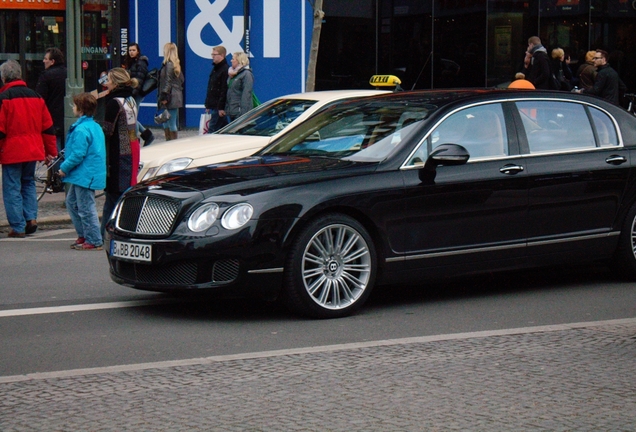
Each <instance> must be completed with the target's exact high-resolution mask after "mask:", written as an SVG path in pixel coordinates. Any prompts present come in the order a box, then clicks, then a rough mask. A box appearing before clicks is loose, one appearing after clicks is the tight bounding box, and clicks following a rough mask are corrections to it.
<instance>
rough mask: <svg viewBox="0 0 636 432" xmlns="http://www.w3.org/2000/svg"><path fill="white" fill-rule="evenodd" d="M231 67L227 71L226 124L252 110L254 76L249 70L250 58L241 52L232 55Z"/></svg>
mask: <svg viewBox="0 0 636 432" xmlns="http://www.w3.org/2000/svg"><path fill="white" fill-rule="evenodd" d="M230 61H231V63H232V67H231V68H229V69H228V81H227V102H226V104H225V112H226V114H227V117H228V120H227V121H228V122H231V121H232V120H234V119H237V118H238V117H240V116H241V115H243V114H245V113H246V112H248V111H249V110H251V109H252V108H254V102H253V100H252V93H253V92H254V74H253V73H252V70H251V69H250V58H249V57H248V56H247V54H245V53H244V52H243V51H239V52H235V53H234V54H232V59H231V60H230Z"/></svg>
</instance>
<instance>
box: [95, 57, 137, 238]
mask: <svg viewBox="0 0 636 432" xmlns="http://www.w3.org/2000/svg"><path fill="white" fill-rule="evenodd" d="M137 85H138V81H137V79H136V78H130V75H128V72H126V69H123V68H113V69H111V70H110V71H108V81H106V87H107V88H108V89H109V90H110V93H108V95H107V96H106V112H105V114H104V123H103V125H102V128H103V129H104V135H105V136H106V157H107V162H108V163H107V177H106V190H105V192H106V194H105V195H106V197H105V198H106V199H105V201H104V209H103V211H102V223H101V230H100V231H101V234H102V237H103V236H104V230H105V229H106V222H107V221H108V217H109V216H110V214H111V213H112V212H113V209H114V208H115V204H116V203H117V200H119V197H120V196H121V195H122V194H123V193H124V192H125V191H126V189H128V188H129V187H130V186H134V185H136V184H137V171H138V169H139V138H138V137H137V129H136V128H137V104H136V103H135V100H134V98H133V89H134V88H136V87H137Z"/></svg>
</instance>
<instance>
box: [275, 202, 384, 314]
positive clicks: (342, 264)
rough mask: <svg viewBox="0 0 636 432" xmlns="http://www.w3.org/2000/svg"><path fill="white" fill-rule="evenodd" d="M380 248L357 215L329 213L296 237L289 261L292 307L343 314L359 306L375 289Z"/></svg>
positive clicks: (303, 311) (287, 277)
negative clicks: (377, 251)
mask: <svg viewBox="0 0 636 432" xmlns="http://www.w3.org/2000/svg"><path fill="white" fill-rule="evenodd" d="M376 261H377V257H376V252H375V246H374V245H373V241H372V240H371V236H370V235H369V233H368V232H367V231H366V229H365V228H364V227H363V226H362V225H361V224H360V223H359V222H358V221H356V220H355V219H353V218H351V217H349V216H346V215H341V214H328V215H324V216H321V217H319V218H317V219H315V220H314V221H312V222H310V223H309V224H308V225H307V226H306V227H305V228H304V229H303V230H302V231H301V232H300V233H299V234H298V236H297V237H296V239H295V240H294V242H293V244H292V247H291V249H290V253H289V255H288V257H287V262H286V265H285V280H284V298H285V300H286V303H287V306H288V307H289V308H290V309H291V310H292V312H295V313H298V314H300V315H304V316H307V317H311V318H340V317H344V316H348V315H351V314H352V313H354V312H355V311H357V310H358V309H359V308H360V307H361V306H362V305H363V304H364V302H365V301H366V300H367V298H368V297H369V295H370V294H371V290H372V289H373V285H374V283H375V276H376V267H377V265H376Z"/></svg>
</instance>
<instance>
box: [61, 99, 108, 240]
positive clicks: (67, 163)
mask: <svg viewBox="0 0 636 432" xmlns="http://www.w3.org/2000/svg"><path fill="white" fill-rule="evenodd" d="M96 110H97V99H95V97H94V96H92V95H91V94H90V93H81V94H79V95H75V96H74V97H73V114H74V115H75V117H79V118H78V120H77V121H76V122H75V123H73V125H72V126H71V127H70V128H69V130H68V135H67V139H66V147H65V150H64V162H63V163H62V166H61V167H60V171H59V173H60V176H61V177H62V179H63V181H64V183H66V184H69V185H70V187H69V189H68V194H67V195H66V208H67V209H68V213H69V215H70V216H71V222H73V226H74V227H75V231H76V232H77V240H75V243H73V244H72V245H71V248H72V249H76V250H101V249H102V244H103V241H102V235H101V233H100V225H99V217H98V216H97V208H96V206H95V191H96V190H102V189H104V188H105V187H106V140H105V138H104V132H103V131H102V127H101V126H100V125H99V124H97V122H96V121H95V120H94V119H93V115H95V111H96Z"/></svg>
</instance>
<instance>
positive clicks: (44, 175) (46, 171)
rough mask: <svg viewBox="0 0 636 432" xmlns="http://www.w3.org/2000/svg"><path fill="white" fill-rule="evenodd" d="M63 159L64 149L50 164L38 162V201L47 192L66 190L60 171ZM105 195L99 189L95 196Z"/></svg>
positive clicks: (36, 182) (36, 176)
mask: <svg viewBox="0 0 636 432" xmlns="http://www.w3.org/2000/svg"><path fill="white" fill-rule="evenodd" d="M62 161H64V150H62V151H60V153H59V155H58V156H57V157H56V158H55V159H53V160H52V161H51V162H49V163H48V164H47V163H46V161H39V162H36V165H35V191H36V193H37V196H38V201H40V200H41V199H42V197H43V196H44V195H45V194H47V193H49V194H52V193H58V192H64V191H65V188H64V182H63V181H62V176H60V174H59V172H58V171H59V169H60V165H61V164H62ZM103 195H104V191H99V192H97V193H96V194H95V198H99V197H101V196H103Z"/></svg>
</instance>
